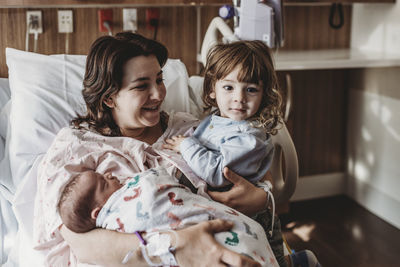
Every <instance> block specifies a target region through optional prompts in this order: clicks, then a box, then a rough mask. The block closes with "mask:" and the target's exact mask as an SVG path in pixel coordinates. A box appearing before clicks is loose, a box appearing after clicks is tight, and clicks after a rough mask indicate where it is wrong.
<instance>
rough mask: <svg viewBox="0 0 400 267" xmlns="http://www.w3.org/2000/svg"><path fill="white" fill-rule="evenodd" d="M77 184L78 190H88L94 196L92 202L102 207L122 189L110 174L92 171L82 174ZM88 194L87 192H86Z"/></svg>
mask: <svg viewBox="0 0 400 267" xmlns="http://www.w3.org/2000/svg"><path fill="white" fill-rule="evenodd" d="M79 183H80V185H81V186H79V188H80V190H90V191H92V192H93V194H94V200H95V201H96V203H99V204H100V205H104V203H105V202H106V201H107V199H108V198H109V197H110V196H111V195H112V193H114V192H115V191H117V190H118V189H120V188H121V187H122V185H121V184H120V182H119V180H118V179H117V178H116V177H114V176H112V174H111V173H106V174H104V175H103V174H100V173H97V172H94V171H85V172H83V173H82V175H81V177H80V180H79ZM86 192H88V191H86Z"/></svg>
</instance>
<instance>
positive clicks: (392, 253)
mask: <svg viewBox="0 0 400 267" xmlns="http://www.w3.org/2000/svg"><path fill="white" fill-rule="evenodd" d="M393 212H400V211H393ZM280 218H281V223H282V232H283V233H284V236H285V237H286V239H287V241H288V243H289V244H290V247H291V248H292V249H295V250H296V251H298V250H302V249H310V250H312V251H313V252H314V253H315V254H316V255H317V257H318V259H319V261H320V263H321V264H322V266H323V267H359V266H360V267H361V266H362V267H375V266H376V267H378V266H379V267H386V266H388V267H389V266H390V267H391V266H400V230H399V229H397V228H395V227H393V226H392V225H390V224H388V223H386V222H385V221H383V220H382V219H380V218H378V217H377V216H375V215H373V214H372V213H371V212H369V211H368V210H366V209H364V208H363V207H361V206H360V205H358V204H357V203H356V202H355V201H353V200H352V199H350V198H348V197H346V196H337V197H330V198H324V199H316V200H311V201H302V202H295V203H291V204H290V213H289V214H284V215H280Z"/></svg>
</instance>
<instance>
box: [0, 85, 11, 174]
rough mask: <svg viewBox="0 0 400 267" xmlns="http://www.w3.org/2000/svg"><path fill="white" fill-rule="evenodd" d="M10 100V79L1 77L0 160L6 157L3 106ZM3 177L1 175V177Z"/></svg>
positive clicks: (5, 129)
mask: <svg viewBox="0 0 400 267" xmlns="http://www.w3.org/2000/svg"><path fill="white" fill-rule="evenodd" d="M9 100H10V86H9V85H8V79H6V78H0V160H1V159H2V158H3V157H4V147H5V140H6V134H7V118H6V117H5V114H4V115H3V113H4V112H3V111H2V110H3V108H4V106H5V105H6V103H7V102H8V101H9ZM0 178H1V177H0Z"/></svg>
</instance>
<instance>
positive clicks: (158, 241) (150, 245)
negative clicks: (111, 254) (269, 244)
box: [122, 230, 178, 266]
mask: <svg viewBox="0 0 400 267" xmlns="http://www.w3.org/2000/svg"><path fill="white" fill-rule="evenodd" d="M167 232H171V233H173V234H174V235H175V243H176V244H178V234H177V233H176V232H175V231H173V230H167ZM135 234H136V235H137V236H138V238H139V240H140V242H141V244H140V249H141V252H142V255H143V258H144V259H145V260H146V262H147V264H148V265H149V266H178V263H177V262H176V259H175V255H174V254H173V253H174V252H175V250H176V246H175V247H171V237H170V235H168V234H165V233H164V234H163V233H160V232H153V233H149V234H147V235H146V239H147V241H146V240H144V239H143V237H142V235H141V233H140V232H138V231H136V232H135ZM133 252H134V250H131V251H129V252H128V253H127V254H126V256H125V257H124V259H123V260H122V263H123V264H126V263H127V262H128V260H129V259H130V258H131V257H132V254H133ZM152 256H158V257H159V258H160V260H161V262H159V263H155V262H153V261H152V260H151V259H150V257H152Z"/></svg>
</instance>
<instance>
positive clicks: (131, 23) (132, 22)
mask: <svg viewBox="0 0 400 267" xmlns="http://www.w3.org/2000/svg"><path fill="white" fill-rule="evenodd" d="M122 18H123V22H124V23H123V30H124V31H132V32H136V31H137V10H136V8H124V9H122Z"/></svg>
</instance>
